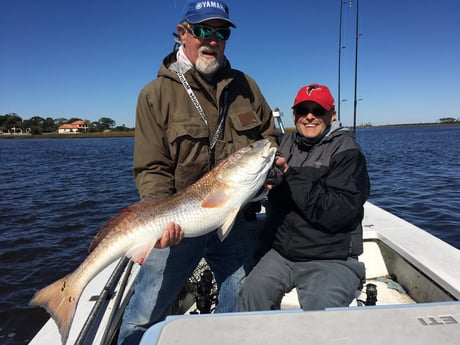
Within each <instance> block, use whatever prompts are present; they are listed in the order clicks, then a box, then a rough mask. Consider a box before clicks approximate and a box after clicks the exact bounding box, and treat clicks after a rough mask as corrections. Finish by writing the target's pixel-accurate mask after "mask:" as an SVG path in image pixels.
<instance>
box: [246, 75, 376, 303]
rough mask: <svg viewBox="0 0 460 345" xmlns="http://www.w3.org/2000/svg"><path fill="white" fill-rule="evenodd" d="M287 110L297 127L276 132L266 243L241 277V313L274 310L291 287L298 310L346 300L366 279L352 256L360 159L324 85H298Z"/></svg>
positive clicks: (358, 234)
mask: <svg viewBox="0 0 460 345" xmlns="http://www.w3.org/2000/svg"><path fill="white" fill-rule="evenodd" d="M292 108H293V116H294V122H295V126H296V131H295V132H289V133H286V134H285V135H284V136H283V138H282V141H281V145H280V150H281V152H282V154H283V155H284V157H281V158H279V159H278V160H277V161H276V165H277V167H278V168H279V172H278V174H275V175H276V176H277V178H274V179H273V176H272V179H273V180H274V181H276V182H274V183H273V185H272V186H271V191H270V194H269V201H270V204H271V214H270V219H269V220H268V222H267V223H268V226H269V227H271V228H272V229H271V230H272V232H271V233H272V236H273V238H272V244H271V248H270V249H269V250H268V251H267V252H266V253H265V255H264V256H263V257H262V259H261V260H260V261H259V263H258V264H257V265H256V266H255V267H254V269H253V270H252V271H251V273H250V274H249V275H248V276H247V277H246V279H245V281H244V284H243V287H242V289H241V290H240V293H239V300H238V304H239V305H238V306H239V310H240V311H254V310H273V309H279V308H280V304H281V300H282V298H283V296H284V294H285V293H287V292H289V291H290V290H292V289H293V288H296V289H297V294H298V298H299V303H300V306H301V308H302V309H303V310H318V309H324V308H328V307H341V306H348V305H349V304H350V302H351V301H352V300H353V298H354V297H355V292H356V290H357V289H358V288H359V286H360V285H361V283H362V282H363V281H364V278H365V268H364V264H363V263H361V262H359V261H358V259H357V257H358V255H359V254H361V253H362V228H361V221H362V218H363V213H364V209H363V205H364V203H365V201H366V200H367V198H368V196H369V188H370V184H369V177H368V173H367V168H366V159H365V157H364V155H363V153H362V152H361V149H360V147H359V146H358V144H357V143H356V142H355V139H354V137H353V133H352V132H351V131H349V130H348V129H346V128H344V127H342V126H341V124H340V123H339V122H338V121H336V112H335V106H334V98H333V97H332V95H331V93H330V91H329V89H328V88H327V87H326V86H322V85H318V84H312V85H308V86H305V87H302V88H301V89H300V90H299V92H298V94H297V97H296V98H295V101H294V105H293V106H292ZM267 235H268V234H267Z"/></svg>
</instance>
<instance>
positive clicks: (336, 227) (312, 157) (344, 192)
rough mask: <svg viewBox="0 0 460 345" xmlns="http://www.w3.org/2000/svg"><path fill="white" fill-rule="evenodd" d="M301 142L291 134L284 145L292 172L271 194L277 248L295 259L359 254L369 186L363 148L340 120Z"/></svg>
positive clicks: (281, 252) (285, 136)
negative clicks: (315, 138)
mask: <svg viewBox="0 0 460 345" xmlns="http://www.w3.org/2000/svg"><path fill="white" fill-rule="evenodd" d="M300 138H301V137H300V135H298V134H297V133H294V132H291V133H287V134H285V135H284V137H283V139H282V141H281V145H280V150H281V152H282V153H283V155H284V156H285V157H286V159H287V162H288V165H289V170H288V171H287V173H286V174H285V177H284V180H283V182H282V183H281V184H280V185H279V186H278V187H276V188H275V189H273V190H272V191H271V192H270V194H269V201H270V203H271V204H272V217H273V220H272V222H271V224H272V225H273V226H274V229H273V230H274V242H273V248H274V249H276V250H277V251H278V252H279V253H280V254H281V255H283V256H284V257H286V258H288V259H290V260H293V261H308V260H318V259H319V260H321V259H346V258H347V257H348V256H357V255H359V254H361V252H362V234H361V232H362V230H361V221H362V218H363V213H364V210H363V205H364V203H365V201H366V200H367V198H368V196H369V189H370V183H369V177H368V173H367V167H366V159H365V157H364V155H363V153H362V151H361V149H360V147H359V145H358V144H357V143H356V141H355V139H354V138H353V135H352V133H351V131H349V130H348V129H346V128H343V127H341V125H340V123H339V122H337V121H335V122H334V123H333V125H332V126H331V129H330V130H329V132H328V134H326V135H325V136H324V137H323V138H322V139H321V140H320V141H319V142H318V143H317V144H315V145H313V146H311V147H309V146H305V145H302V144H301V142H300V140H299V139H300ZM353 232H356V233H357V236H355V238H354V241H352V233H353Z"/></svg>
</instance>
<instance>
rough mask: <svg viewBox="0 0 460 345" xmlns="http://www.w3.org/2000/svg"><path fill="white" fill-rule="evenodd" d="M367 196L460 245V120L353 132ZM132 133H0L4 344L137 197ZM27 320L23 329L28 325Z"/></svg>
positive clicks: (39, 316) (39, 318) (25, 332)
mask: <svg viewBox="0 0 460 345" xmlns="http://www.w3.org/2000/svg"><path fill="white" fill-rule="evenodd" d="M357 140H358V142H359V143H360V144H361V146H362V147H363V149H364V151H365V153H366V156H367V160H368V168H369V173H370V177H371V182H372V196H371V198H370V201H372V202H374V203H375V204H377V205H379V206H381V207H383V208H384V209H386V210H389V211H391V212H392V213H395V214H396V215H398V216H400V217H402V218H404V219H406V220H408V221H410V222H412V223H414V224H416V225H418V226H419V227H421V228H423V229H425V230H427V231H429V232H430V233H432V234H434V235H435V236H438V237H440V238H442V239H443V240H445V241H447V242H448V243H450V244H452V245H453V246H455V247H457V248H460V229H459V224H460V195H459V193H460V173H459V172H460V161H459V159H458V158H457V157H458V156H459V155H460V147H459V145H458V142H460V126H459V127H411V128H376V129H365V130H358V132H357ZM132 150H133V138H104V139H21V140H14V139H11V140H0V195H1V197H0V233H1V237H0V344H5V345H18V344H25V343H28V341H29V340H30V339H31V338H32V337H33V335H34V334H35V333H36V332H37V331H38V329H39V328H40V327H41V326H42V325H43V324H44V323H45V321H46V320H47V319H48V314H47V313H46V312H45V311H44V310H42V309H39V308H33V309H32V308H29V307H28V305H27V304H28V301H29V300H30V298H31V297H32V296H33V294H34V292H35V291H36V290H37V289H38V288H41V287H43V286H45V285H46V284H48V283H50V282H52V281H54V280H56V279H58V278H61V277H62V276H64V275H65V274H67V273H69V272H71V271H72V270H73V269H75V268H76V267H77V266H78V265H79V264H80V263H81V261H82V260H83V259H84V258H85V257H86V255H87V248H88V246H89V244H90V242H91V239H92V237H93V236H94V234H96V232H97V231H98V230H99V229H100V228H101V227H102V226H103V225H104V223H105V222H106V221H107V220H108V219H110V218H111V217H113V216H115V215H116V214H117V213H118V211H119V210H120V209H122V208H123V207H124V206H127V205H129V204H131V203H133V202H134V201H136V200H137V199H138V194H137V191H136V188H135V184H134V181H133V177H132V170H131V165H132ZM25 325H27V326H25Z"/></svg>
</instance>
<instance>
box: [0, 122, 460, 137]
mask: <svg viewBox="0 0 460 345" xmlns="http://www.w3.org/2000/svg"><path fill="white" fill-rule="evenodd" d="M430 126H432V127H451V126H460V122H454V123H407V124H391V125H379V126H357V127H356V128H357V129H373V128H399V127H430ZM345 127H349V128H350V126H345ZM293 130H295V128H294V127H287V128H286V131H293ZM122 137H134V130H133V131H123V132H121V131H111V132H103V133H101V132H93V133H66V134H58V133H43V134H0V139H70V138H72V139H75V138H122Z"/></svg>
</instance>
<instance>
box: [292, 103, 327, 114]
mask: <svg viewBox="0 0 460 345" xmlns="http://www.w3.org/2000/svg"><path fill="white" fill-rule="evenodd" d="M326 113H327V111H326V109H324V108H323V107H322V106H320V105H317V106H315V105H314V106H311V107H306V106H300V107H297V108H295V109H294V114H295V115H298V116H306V115H308V114H313V115H315V116H317V117H321V116H324V115H326Z"/></svg>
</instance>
